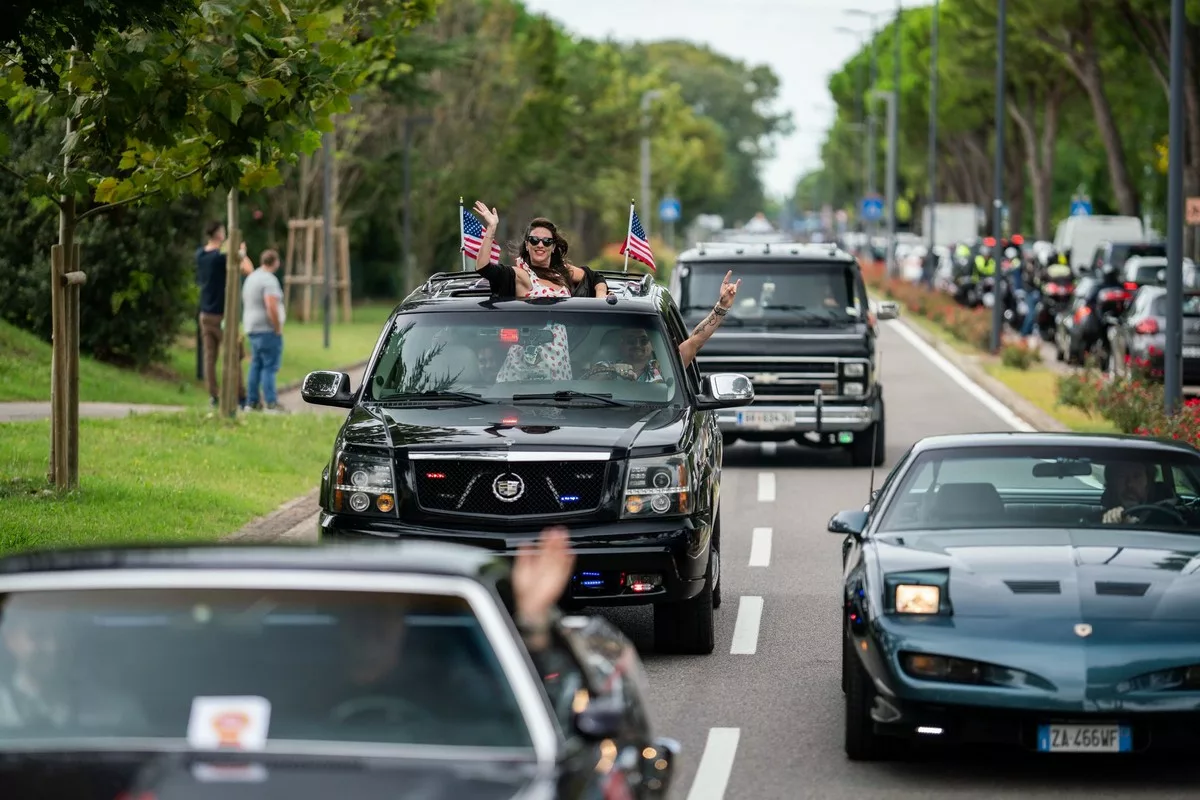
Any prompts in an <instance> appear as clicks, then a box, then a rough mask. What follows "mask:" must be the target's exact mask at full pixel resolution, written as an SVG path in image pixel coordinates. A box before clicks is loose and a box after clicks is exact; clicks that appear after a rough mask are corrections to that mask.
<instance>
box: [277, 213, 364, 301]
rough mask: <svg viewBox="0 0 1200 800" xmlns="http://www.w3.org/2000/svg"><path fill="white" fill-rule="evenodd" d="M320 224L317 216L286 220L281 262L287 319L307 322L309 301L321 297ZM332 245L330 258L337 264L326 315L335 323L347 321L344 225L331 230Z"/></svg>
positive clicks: (347, 259) (347, 270) (346, 237)
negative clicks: (285, 246)
mask: <svg viewBox="0 0 1200 800" xmlns="http://www.w3.org/2000/svg"><path fill="white" fill-rule="evenodd" d="M324 224H325V222H324V220H323V219H321V218H320V217H317V218H315V219H292V220H288V241H287V255H286V257H285V258H284V262H283V291H284V304H285V306H286V307H287V312H288V319H295V320H297V321H298V322H311V321H312V319H313V317H314V314H313V298H314V296H315V297H316V298H317V299H318V300H320V299H321V298H322V297H323V296H324V294H323V293H324V291H325V248H324V247H323V246H321V231H322V226H323V225H324ZM333 244H334V255H333V257H334V260H335V261H336V262H337V263H336V264H335V269H336V272H334V279H333V297H332V298H331V300H332V303H331V308H330V313H331V314H332V315H333V318H334V319H335V320H338V321H339V322H349V321H350V319H351V317H350V313H351V311H350V308H351V296H350V231H349V230H348V229H347V228H346V226H344V225H340V226H338V227H335V228H334V229H333ZM314 289H315V290H316V291H314ZM319 305H320V304H318V306H319Z"/></svg>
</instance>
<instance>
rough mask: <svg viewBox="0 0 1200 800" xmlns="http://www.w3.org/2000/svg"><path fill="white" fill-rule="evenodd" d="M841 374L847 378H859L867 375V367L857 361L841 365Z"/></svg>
mask: <svg viewBox="0 0 1200 800" xmlns="http://www.w3.org/2000/svg"><path fill="white" fill-rule="evenodd" d="M842 374H843V375H845V376H846V377H847V378H861V377H863V376H864V375H866V374H867V366H866V364H863V363H862V362H859V361H854V362H851V363H849V364H842Z"/></svg>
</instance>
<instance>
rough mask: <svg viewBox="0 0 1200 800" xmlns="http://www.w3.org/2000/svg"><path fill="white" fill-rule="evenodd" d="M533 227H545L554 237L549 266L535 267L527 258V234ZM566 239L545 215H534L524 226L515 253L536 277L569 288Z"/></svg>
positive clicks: (569, 273) (569, 277)
mask: <svg viewBox="0 0 1200 800" xmlns="http://www.w3.org/2000/svg"><path fill="white" fill-rule="evenodd" d="M534 228H545V229H546V230H548V231H550V235H551V236H553V237H554V251H553V252H552V253H550V266H549V267H548V268H542V267H535V266H534V265H533V264H532V262H530V260H529V242H528V239H529V234H530V232H531V231H532V230H533V229H534ZM567 248H568V245H567V240H566V239H564V238H563V237H562V234H561V233H559V232H558V226H557V225H555V224H554V223H553V222H551V221H550V220H548V219H546V218H545V217H534V218H533V219H531V220H530V221H529V224H528V225H526V226H525V233H523V234H521V241H520V243H519V244H518V245H517V248H516V251H517V255H518V256H520V257H521V260H523V261H524V262H525V263H526V264H528V265H529V268H530V269H531V270H533V274H534V275H537V276H538V278H540V279H542V280H546V281H550V282H552V283H556V284H558V285H559V286H565V287H567V288H568V289H570V288H571V270H570V266H571V262H570V261H567Z"/></svg>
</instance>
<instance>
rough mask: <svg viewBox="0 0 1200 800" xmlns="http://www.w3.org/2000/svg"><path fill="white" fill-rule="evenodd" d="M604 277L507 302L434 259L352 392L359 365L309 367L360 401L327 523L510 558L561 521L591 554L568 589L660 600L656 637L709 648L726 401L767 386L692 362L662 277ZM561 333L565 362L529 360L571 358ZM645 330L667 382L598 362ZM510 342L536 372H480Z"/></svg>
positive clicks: (581, 556)
mask: <svg viewBox="0 0 1200 800" xmlns="http://www.w3.org/2000/svg"><path fill="white" fill-rule="evenodd" d="M605 277H606V280H607V282H608V285H609V287H610V291H611V292H612V293H611V294H610V295H609V296H608V297H606V298H604V299H599V298H533V299H519V300H518V299H509V300H504V299H498V298H494V297H492V296H491V291H490V290H489V288H488V287H487V284H486V281H481V280H480V279H479V278H478V277H477V276H474V275H471V276H464V275H462V274H461V273H458V274H454V273H450V274H444V275H437V276H434V277H433V278H431V279H430V280H429V281H428V282H427V283H426V284H425V285H424V286H422V287H421V288H420V289H418V290H417V291H416V292H414V293H413V294H412V295H411V296H409V297H408V298H406V299H405V300H404V302H402V303H401V304H400V305H399V306H397V308H396V309H395V311H393V313H392V315H391V318H390V319H389V320H388V322H387V324H386V326H385V328H384V331H383V334H382V335H381V337H380V340H379V343H378V344H377V345H376V348H375V352H374V354H373V355H372V357H371V360H370V362H369V363H368V365H367V368H366V372H365V378H364V382H363V384H362V386H360V387H359V388H358V389H357V390H353V391H352V390H351V386H350V377H349V376H348V375H346V374H345V373H337V372H314V373H311V374H310V375H309V376H308V377H307V378H305V381H304V387H303V390H302V394H303V396H304V399H305V400H306V401H308V402H310V403H314V404H319V405H330V406H337V407H342V408H348V409H350V413H349V415H348V416H347V418H346V421H345V423H344V424H343V426H342V429H341V431H340V432H339V434H338V436H337V440H336V441H335V443H334V447H333V453H332V457H331V459H330V463H329V465H328V466H327V467H326V469H325V471H324V474H323V476H322V482H321V490H320V504H321V507H322V513H321V515H320V522H319V527H320V535H321V537H322V539H323V540H326V541H329V540H335V539H339V538H343V539H344V538H357V539H363V538H370V537H377V538H379V539H395V538H400V537H404V538H434V539H443V540H451V541H457V542H463V543H468V544H475V545H478V546H482V547H487V548H491V549H494V550H498V551H501V552H503V553H506V554H509V555H513V554H515V553H516V550H517V547H518V546H519V545H520V544H521V543H523V542H528V541H531V540H533V539H535V538H536V537H537V535H538V533H539V532H540V531H541V529H542V528H543V527H544V526H545V525H546V524H547V523H551V522H553V523H561V524H564V525H566V526H568V527H569V529H570V535H571V539H572V547H573V550H574V551H575V554H576V559H577V560H576V569H577V570H578V571H577V572H576V574H575V576H574V577H573V579H572V581H571V586H570V588H569V590H568V593H567V595H566V598H565V599H566V602H567V604H568V605H579V606H595V605H643V604H653V605H654V629H655V640H656V643H657V645H658V647H659V649H661V650H665V651H672V652H684V653H709V652H711V651H712V649H713V643H714V624H713V608H715V607H717V606H719V605H720V597H721V595H720V593H721V569H720V566H721V561H720V543H721V517H720V499H721V498H720V477H721V456H722V440H721V434H720V429H719V428H718V425H717V413H716V412H717V410H718V409H723V408H732V407H735V406H742V405H746V404H748V403H749V402H751V401H752V400H753V397H754V393H753V389H752V388H751V384H750V381H749V379H748V378H746V377H745V376H743V375H737V374H720V375H711V376H709V377H708V378H707V379H702V378H701V376H700V373H699V370H698V369H697V368H696V366H695V364H694V363H692V364H687V365H685V363H684V359H683V358H682V357H681V355H680V346H681V345H682V344H683V343H684V342H685V341H686V340H687V339H688V332H687V330H686V328H685V327H684V325H683V320H682V318H681V316H680V314H679V311H678V309H677V308H676V307H675V303H674V301H673V300H672V299H671V297H670V295H669V294H668V293H667V292H666V290H664V289H662V288H661V287H658V286H655V285H653V284H652V283H651V282H650V280H649V279H645V280H639V276H628V275H622V273H609V274H607V275H606V276H605ZM548 328H549V329H548ZM559 330H562V331H564V332H565V344H566V350H565V354H564V357H565V363H561V364H556V365H555V368H554V369H553V370H551V371H546V372H541V371H538V370H537V369H534V368H533V367H535V366H536V365H537V364H538V363H541V360H542V358H543V356H544V354H545V353H546V352H547V350H550V351H552V352H553V354H554V356H555V357H559V355H560V352H561V351H558V350H557V348H556V347H555V345H557V344H559V343H560V342H559V340H558V339H556V338H555V334H556V332H557V331H559ZM635 340H636V343H637V345H638V347H648V348H649V349H650V350H651V354H649V356H648V358H647V361H649V360H650V359H652V360H653V362H654V364H655V369H656V371H657V372H656V379H655V380H630V379H627V378H626V377H624V376H615V375H612V374H608V372H607V371H606V370H605V369H604V368H603V366H602V365H605V364H613V363H627V362H626V358H627V356H624V355H622V353H621V348H622V346H623V345H626V344H630V345H631V344H632V343H634V341H635ZM643 340H644V341H643ZM497 346H500V347H505V348H509V350H510V352H511V351H512V349H513V348H514V347H515V348H520V350H519V363H521V364H524V365H527V366H529V367H530V369H529V370H528V371H527V372H521V371H520V370H508V371H504V370H501V372H500V373H499V374H497V373H495V372H493V371H491V370H488V371H487V372H485V371H483V370H481V369H480V360H479V356H478V353H480V352H483V351H487V350H490V349H492V348H495V347H497ZM492 363H494V359H493V360H492ZM635 377H636V376H635Z"/></svg>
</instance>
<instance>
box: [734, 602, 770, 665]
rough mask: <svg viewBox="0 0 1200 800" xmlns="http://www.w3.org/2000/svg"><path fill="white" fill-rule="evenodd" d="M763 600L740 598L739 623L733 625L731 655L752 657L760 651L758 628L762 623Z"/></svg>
mask: <svg viewBox="0 0 1200 800" xmlns="http://www.w3.org/2000/svg"><path fill="white" fill-rule="evenodd" d="M762 612H763V599H762V598H761V597H749V596H743V597H739V598H738V615H737V622H735V623H734V624H733V645H732V646H731V647H730V648H729V653H730V655H735V656H752V655H754V653H755V651H757V650H758V626H759V623H761V622H762Z"/></svg>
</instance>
